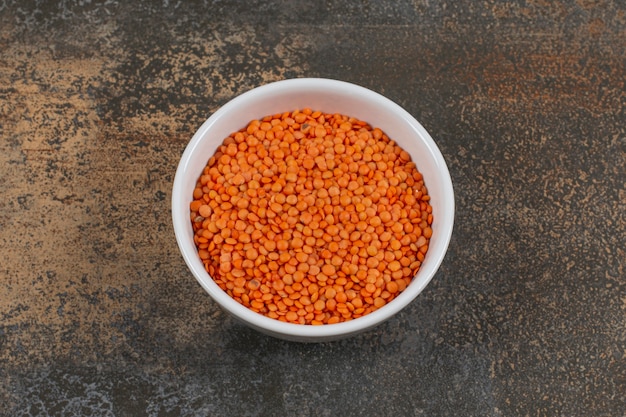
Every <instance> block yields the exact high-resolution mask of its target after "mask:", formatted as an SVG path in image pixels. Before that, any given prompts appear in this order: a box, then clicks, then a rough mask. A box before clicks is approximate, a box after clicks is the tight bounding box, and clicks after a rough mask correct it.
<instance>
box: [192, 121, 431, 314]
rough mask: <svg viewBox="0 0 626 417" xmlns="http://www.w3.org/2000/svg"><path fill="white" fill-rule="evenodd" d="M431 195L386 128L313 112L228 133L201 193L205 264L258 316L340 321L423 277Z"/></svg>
mask: <svg viewBox="0 0 626 417" xmlns="http://www.w3.org/2000/svg"><path fill="white" fill-rule="evenodd" d="M429 201H430V196H429V194H428V191H427V189H426V186H425V185H424V181H423V178H422V175H421V173H420V172H419V171H418V170H417V168H416V166H415V164H414V163H413V162H411V157H410V155H409V154H408V153H407V152H406V151H404V150H403V149H401V148H400V147H399V146H398V145H397V144H396V143H395V142H394V141H393V140H392V139H390V138H389V137H387V135H386V134H385V133H384V132H383V131H382V130H380V129H378V128H372V127H371V126H369V125H368V124H367V123H365V122H363V121H360V120H357V119H354V118H351V117H348V116H345V115H340V114H325V113H322V112H320V111H313V110H311V109H303V110H301V111H294V112H286V113H283V114H276V115H271V116H267V117H264V118H263V119H261V120H253V121H251V122H250V123H248V125H247V126H246V127H245V128H243V129H241V130H240V131H238V132H234V133H233V134H231V135H230V136H229V137H227V138H226V139H225V140H224V142H223V144H222V145H221V146H220V147H219V148H218V150H217V151H216V153H215V154H214V155H213V156H212V157H211V158H210V159H209V161H208V163H207V165H206V167H205V168H204V170H203V172H202V174H201V175H200V177H199V179H198V181H197V183H196V187H195V189H194V190H193V201H192V202H191V203H190V218H191V222H192V224H193V230H194V240H195V244H196V246H197V248H198V256H199V257H200V259H201V260H202V262H203V264H204V266H205V268H206V270H207V272H208V273H209V274H210V275H211V277H212V278H213V279H214V280H215V282H216V283H217V284H218V285H219V286H220V287H221V288H222V289H223V290H224V291H226V292H227V293H228V294H229V295H230V296H231V297H233V298H234V299H235V300H237V301H238V302H240V303H241V304H243V305H245V306H246V307H248V308H250V309H251V310H253V311H256V312H258V313H260V314H264V315H266V316H268V317H271V318H274V319H277V320H281V321H286V322H291V323H299V324H313V325H321V324H333V323H339V322H342V321H346V320H351V319H354V318H357V317H361V316H363V315H365V314H368V313H370V312H372V311H374V310H376V309H378V308H381V307H383V306H384V305H386V304H387V303H389V302H390V301H391V300H393V299H394V298H395V297H396V296H397V295H398V294H399V293H400V292H402V291H403V290H404V289H405V288H406V287H407V285H408V284H409V283H410V282H411V279H412V277H413V276H414V275H415V274H416V273H417V271H418V270H419V268H420V266H421V263H422V262H423V260H424V257H425V255H426V252H427V250H428V245H429V240H430V238H431V236H432V233H433V231H432V223H433V214H432V207H431V205H430V202H429Z"/></svg>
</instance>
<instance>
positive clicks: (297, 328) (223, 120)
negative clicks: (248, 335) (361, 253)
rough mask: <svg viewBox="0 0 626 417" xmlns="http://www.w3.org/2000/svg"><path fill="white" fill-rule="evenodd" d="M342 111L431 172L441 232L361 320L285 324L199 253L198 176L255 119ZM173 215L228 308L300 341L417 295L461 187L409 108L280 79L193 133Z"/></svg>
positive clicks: (369, 321) (371, 95)
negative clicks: (393, 291) (194, 208)
mask: <svg viewBox="0 0 626 417" xmlns="http://www.w3.org/2000/svg"><path fill="white" fill-rule="evenodd" d="M305 107H308V108H312V109H314V110H320V111H322V112H326V113H340V114H344V115H348V116H351V117H355V118H357V119H360V120H363V121H365V122H368V123H369V124H370V125H372V126H373V127H378V128H380V129H382V130H383V131H384V132H385V133H386V134H387V135H388V136H389V137H390V138H391V139H393V140H395V141H396V142H397V143H398V145H400V146H401V147H402V148H404V150H406V151H407V152H408V153H409V154H410V155H411V157H412V159H413V161H414V162H415V164H416V165H417V168H418V170H419V171H420V172H421V173H422V174H423V176H424V181H425V184H426V187H427V188H428V192H429V194H430V196H431V201H430V203H431V206H432V210H433V215H434V221H433V224H432V230H433V234H432V237H431V240H430V243H429V249H428V252H427V254H426V257H425V259H424V261H423V263H422V265H421V267H420V269H419V271H418V272H417V274H416V275H415V277H414V278H413V280H412V281H411V284H410V285H409V286H407V288H406V289H405V290H404V291H403V292H402V293H400V294H399V295H398V296H397V297H396V298H395V299H393V300H392V301H391V302H389V303H387V304H386V305H385V306H383V307H382V308H380V309H378V310H376V311H374V312H372V313H369V314H367V315H365V316H363V317H359V318H357V319H354V320H351V321H347V322H342V323H337V324H326V325H319V326H312V325H299V324H291V323H284V322H281V321H278V320H275V319H272V318H268V317H266V316H264V315H262V314H259V313H256V312H254V311H252V310H250V309H248V308H247V307H245V306H243V305H241V304H240V303H238V302H237V301H235V300H234V299H233V298H231V297H230V296H229V295H228V294H227V293H226V292H224V291H223V290H222V289H221V288H220V287H219V286H218V285H217V284H216V283H215V282H214V281H213V279H212V278H211V277H210V276H209V274H208V273H207V271H206V270H205V269H204V266H203V264H202V262H201V260H200V258H199V256H198V252H197V249H196V247H195V245H194V241H193V230H192V225H191V221H190V218H189V204H190V202H191V201H192V198H193V197H192V193H193V190H194V188H195V184H196V181H197V180H198V177H199V176H200V173H201V172H202V170H203V168H204V167H205V165H206V163H207V161H208V159H209V158H210V157H211V156H212V155H213V154H214V153H215V151H216V149H217V148H218V146H219V145H221V143H222V142H223V140H224V138H226V137H227V136H228V135H230V134H231V133H233V132H235V131H237V130H239V129H241V128H243V127H245V126H246V125H247V123H248V122H249V121H250V120H253V119H259V118H262V117H265V116H268V115H272V114H277V113H283V112H285V111H293V110H297V109H303V108H305ZM172 220H173V226H174V231H175V234H176V240H177V243H178V247H179V248H180V252H181V253H182V256H183V258H184V260H185V262H186V264H187V266H188V267H189V270H190V271H191V273H192V275H193V276H194V277H195V279H196V280H197V281H198V282H199V283H200V285H201V286H202V287H203V288H204V290H206V292H207V293H208V294H209V295H210V296H211V298H212V299H213V300H214V301H215V302H216V303H217V304H219V306H221V308H222V309H224V310H225V311H226V312H228V313H230V314H232V315H233V316H234V317H235V318H237V319H238V320H240V321H241V322H243V323H245V324H247V325H248V326H250V327H252V328H254V329H256V330H258V331H261V332H263V333H265V334H268V335H271V336H274V337H278V338H281V339H286V340H292V341H299V342H322V341H329V340H335V339H340V338H345V337H349V336H352V335H355V334H358V333H361V332H363V331H366V330H368V329H371V328H373V327H375V326H377V325H379V324H380V323H382V322H384V321H385V320H387V319H389V318H390V317H392V316H393V315H395V314H396V313H398V312H399V311H400V310H402V309H403V308H404V307H406V306H407V305H408V304H409V303H410V302H411V301H413V300H414V299H415V298H416V297H417V296H418V295H419V294H420V293H421V292H422V290H423V289H424V288H425V287H426V285H427V284H428V283H429V282H430V281H431V279H432V278H433V276H434V275H435V273H436V272H437V270H438V268H439V266H440V264H441V262H442V261H443V259H444V256H445V254H446V250H447V248H448V243H449V241H450V237H451V235H452V228H453V223H454V192H453V188H452V181H451V179H450V174H449V172H448V168H447V166H446V162H445V160H444V158H443V156H442V154H441V152H440V151H439V148H438V147H437V145H436V144H435V142H434V141H433V139H432V138H431V137H430V135H429V134H428V132H427V131H426V130H425V129H424V128H423V127H422V125H421V124H420V123H419V122H418V121H417V120H415V119H414V118H413V117H412V116H411V115H410V114H409V113H408V112H407V111H405V110H404V109H403V108H401V107H400V106H399V105H397V104H395V103H394V102H392V101H391V100H389V99H387V98H385V97H384V96H382V95H380V94H378V93H376V92H373V91H371V90H369V89H366V88H363V87H360V86H357V85H354V84H351V83H347V82H343V81H337V80H330V79H319V78H300V79H290V80H284V81H278V82H274V83H271V84H267V85H263V86H261V87H257V88H255V89H253V90H250V91H248V92H246V93H244V94H241V95H240V96H238V97H236V98H234V99H232V100H231V101H230V102H228V103H227V104H225V105H224V106H223V107H221V108H220V109H218V110H217V111H216V112H215V113H213V114H212V115H211V116H210V117H209V118H208V119H207V120H206V122H205V123H204V124H202V126H201V127H200V128H199V130H198V131H197V132H196V133H195V135H194V136H193V137H192V139H191V141H190V142H189V144H188V146H187V147H186V149H185V151H184V153H183V155H182V157H181V159H180V163H179V165H178V169H177V171H176V176H175V179H174V185H173V191H172Z"/></svg>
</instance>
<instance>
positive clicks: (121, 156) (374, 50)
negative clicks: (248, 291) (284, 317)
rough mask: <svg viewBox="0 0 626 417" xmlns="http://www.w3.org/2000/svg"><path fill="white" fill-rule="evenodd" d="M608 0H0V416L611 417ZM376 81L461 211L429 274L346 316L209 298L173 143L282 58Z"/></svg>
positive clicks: (288, 64) (622, 283) (619, 11)
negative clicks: (370, 320)
mask: <svg viewBox="0 0 626 417" xmlns="http://www.w3.org/2000/svg"><path fill="white" fill-rule="evenodd" d="M625 40H626V6H625V5H624V3H623V2H610V1H605V0H578V1H562V0H556V1H543V0H527V1H512V2H503V1H496V0H481V1H474V0H460V1H441V2H435V1H427V0H413V1H409V0H401V1H396V2H374V1H365V0H359V1H348V0H340V1H327V2H306V1H300V0H297V1H275V0H272V1H251V2H243V1H242V2H239V1H234V0H213V1H208V0H207V1H204V2H202V1H192V2H182V1H175V0H170V1H168V0H163V1H160V2H157V1H153V2H151V1H146V0H142V1H136V2H122V1H117V0H107V1H95V0H92V1H89V0H86V1H63V2H61V1H58V2H55V1H50V2H43V1H39V0H32V1H28V2H21V1H17V0H7V1H3V2H0V194H1V195H2V198H1V199H0V231H1V232H0V415H3V416H143V415H146V416H200V415H211V416H278V415H281V416H368V415H371V416H460V415H462V416H624V415H626V274H625V271H624V260H625V259H626V256H625V247H626V245H625V243H626V242H625V240H626V226H625V213H626V191H625V185H624V184H625V183H626V169H625V167H626V160H625V156H626V123H625V121H626V114H625V108H626V85H625V82H626V81H625V80H626V41H625ZM294 77H328V78H336V79H341V80H345V81H350V82H354V83H356V84H359V85H363V86H365V87H368V88H371V89H373V90H375V91H378V92H380V93H382V94H385V95H386V96H388V97H389V98H391V99H392V100H394V101H396V102H397V103H398V104H400V105H402V106H403V107H404V108H406V109H407V110H408V111H409V112H410V113H411V114H413V115H414V116H415V117H416V118H417V119H418V120H419V121H420V122H421V123H422V124H423V125H424V127H425V128H426V129H427V130H428V131H429V132H430V134H431V135H432V136H433V138H434V139H435V140H436V142H437V143H438V145H439V146H440V148H441V150H442V153H443V154H444V157H445V158H446V160H447V162H448V164H449V168H450V172H451V175H452V178H453V182H454V186H455V191H456V202H457V216H456V225H455V230H454V233H453V237H452V242H451V244H450V249H449V252H448V255H447V257H446V259H445V260H444V262H443V264H442V266H441V269H440V271H439V272H438V274H437V275H436V276H435V278H434V279H433V281H432V282H431V284H430V285H429V286H428V287H427V288H426V290H425V291H424V292H423V293H422V294H421V295H420V297H418V299H417V300H415V301H414V302H413V303H412V304H411V305H409V306H408V307H407V308H406V309H404V310H403V311H402V312H401V313H400V314H399V315H398V316H397V317H394V318H393V319H391V320H390V321H388V322H386V323H384V324H383V325H381V326H379V327H377V328H376V329H374V330H372V331H370V332H368V333H365V334H362V335H360V336H357V337H354V338H351V339H347V340H343V341H339V342H333V343H324V344H298V343H290V342H285V341H281V340H276V339H273V338H270V337H267V336H263V335H261V334H259V333H257V332H255V331H254V330H251V329H248V328H246V327H243V326H242V325H240V324H238V323H236V322H235V321H233V320H232V319H231V318H230V317H228V316H226V315H224V314H223V313H222V312H221V311H220V309H219V308H218V307H217V306H216V305H215V303H214V302H212V301H211V299H210V298H209V297H208V296H207V295H206V294H205V292H204V291H203V290H202V288H201V287H200V286H199V285H198V284H197V283H196V281H195V280H194V279H193V277H192V276H191V274H190V273H189V272H188V270H187V268H186V266H185V265H184V262H183V259H182V257H181V256H180V255H179V252H178V249H177V246H176V243H175V240H174V236H173V231H172V226H171V221H170V202H169V199H170V196H171V185H172V180H173V175H174V171H175V168H176V165H177V162H178V158H179V156H180V155H181V153H182V151H183V149H184V148H185V146H186V144H187V142H188V141H189V139H190V138H191V136H192V135H193V133H194V131H195V130H196V129H197V128H198V127H199V126H200V124H201V123H202V122H203V121H204V120H205V119H206V118H207V117H208V116H209V115H210V114H211V113H212V112H213V111H215V110H216V109H218V108H219V106H220V105H222V104H224V103H225V102H227V101H228V100H229V99H231V98H233V97H234V96H236V95H237V94H240V93H242V92H245V91H247V90H248V89H250V88H253V87H255V86H258V85H261V84H264V83H267V82H270V81H274V80H279V79H285V78H294Z"/></svg>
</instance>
